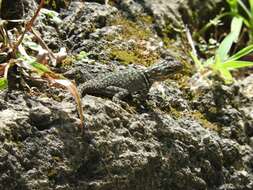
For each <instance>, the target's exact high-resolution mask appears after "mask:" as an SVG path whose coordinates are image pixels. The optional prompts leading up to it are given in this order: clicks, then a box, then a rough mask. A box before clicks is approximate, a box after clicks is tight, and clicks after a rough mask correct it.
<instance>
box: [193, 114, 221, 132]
mask: <svg viewBox="0 0 253 190" xmlns="http://www.w3.org/2000/svg"><path fill="white" fill-rule="evenodd" d="M192 116H193V117H194V118H195V119H196V120H197V121H199V123H200V124H201V125H202V126H203V127H204V128H207V129H211V130H214V131H219V126H218V125H216V124H215V123H211V122H209V121H208V120H207V119H206V118H205V116H204V115H203V114H202V113H200V112H198V111H195V112H192Z"/></svg>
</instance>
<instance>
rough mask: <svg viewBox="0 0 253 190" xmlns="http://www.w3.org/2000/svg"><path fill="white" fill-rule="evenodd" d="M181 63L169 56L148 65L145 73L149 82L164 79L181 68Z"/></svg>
mask: <svg viewBox="0 0 253 190" xmlns="http://www.w3.org/2000/svg"><path fill="white" fill-rule="evenodd" d="M182 68H183V65H182V64H181V63H180V62H178V61H176V60H174V59H173V58H171V57H169V58H166V59H162V60H160V61H158V63H156V64H154V65H153V66H151V67H149V68H148V69H147V70H146V71H145V75H146V76H147V78H148V79H149V81H150V82H155V81H163V80H166V79H167V78H168V77H169V76H170V75H172V74H174V73H177V72H179V71H180V70H182Z"/></svg>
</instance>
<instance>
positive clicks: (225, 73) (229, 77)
mask: <svg viewBox="0 0 253 190" xmlns="http://www.w3.org/2000/svg"><path fill="white" fill-rule="evenodd" d="M219 74H220V76H221V77H222V78H223V79H224V81H225V83H226V84H231V83H232V82H233V81H234V79H233V76H232V75H231V73H230V72H229V71H228V70H227V69H220V70H219Z"/></svg>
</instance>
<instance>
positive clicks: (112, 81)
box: [80, 57, 183, 103]
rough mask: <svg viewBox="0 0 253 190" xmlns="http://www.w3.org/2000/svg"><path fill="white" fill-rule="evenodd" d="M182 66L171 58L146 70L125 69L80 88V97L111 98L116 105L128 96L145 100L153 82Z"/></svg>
mask: <svg viewBox="0 0 253 190" xmlns="http://www.w3.org/2000/svg"><path fill="white" fill-rule="evenodd" d="M182 68H183V65H182V64H181V63H180V62H178V61H176V60H175V59H174V58H172V57H167V58H165V59H160V60H159V61H158V62H157V63H155V64H154V65H152V66H150V67H147V68H146V69H141V70H140V69H133V68H131V69H126V70H123V71H118V72H114V73H110V74H107V75H103V76H100V77H99V76H98V77H96V78H94V79H91V80H88V81H87V82H85V83H84V84H82V85H81V86H80V91H81V94H82V96H84V95H85V94H90V95H102V96H106V97H112V100H113V101H114V102H116V103H122V102H123V101H122V100H124V98H125V97H127V96H128V95H140V97H142V98H143V99H146V98H147V95H148V92H149V89H150V88H151V86H152V84H153V83H154V82H159V81H164V80H166V79H167V78H168V77H169V76H170V75H172V74H174V73H177V72H179V71H181V70H182Z"/></svg>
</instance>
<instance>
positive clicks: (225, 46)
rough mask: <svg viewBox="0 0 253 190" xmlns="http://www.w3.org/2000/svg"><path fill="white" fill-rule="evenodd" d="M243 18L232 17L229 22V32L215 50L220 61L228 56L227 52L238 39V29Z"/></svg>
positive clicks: (239, 29)
mask: <svg viewBox="0 0 253 190" xmlns="http://www.w3.org/2000/svg"><path fill="white" fill-rule="evenodd" d="M242 23H243V19H242V18H241V17H234V18H233V20H232V23H231V32H230V33H229V34H228V35H227V36H226V37H225V38H224V39H223V40H222V42H221V44H220V46H219V48H218V49H217V51H216V53H215V54H216V55H218V56H219V57H220V59H221V62H223V61H225V60H226V59H227V58H228V53H229V51H230V49H231V47H232V45H233V43H234V42H236V41H237V40H238V36H239V35H240V31H241V28H242Z"/></svg>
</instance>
